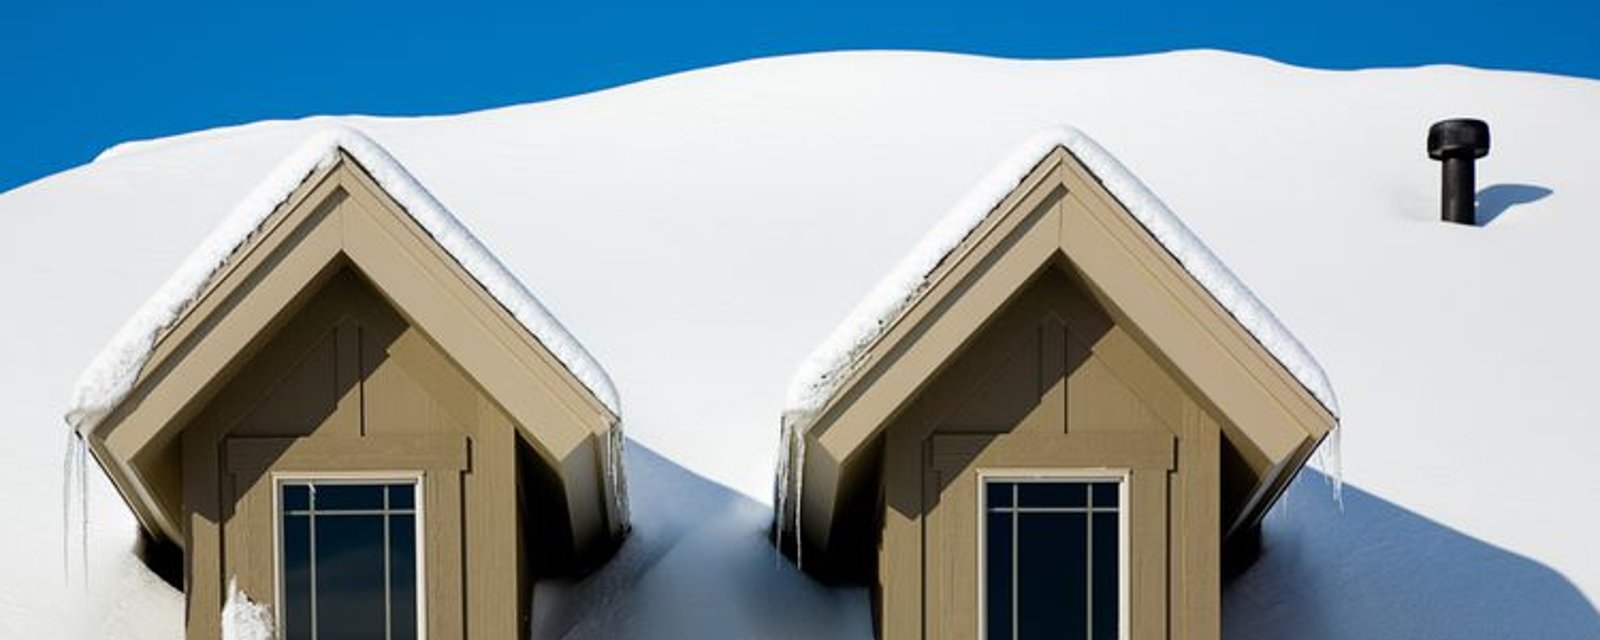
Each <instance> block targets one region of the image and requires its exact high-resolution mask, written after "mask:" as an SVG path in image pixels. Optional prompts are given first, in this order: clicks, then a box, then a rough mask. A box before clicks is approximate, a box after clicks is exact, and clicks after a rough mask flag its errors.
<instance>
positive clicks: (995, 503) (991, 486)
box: [984, 482, 1016, 509]
mask: <svg viewBox="0 0 1600 640" xmlns="http://www.w3.org/2000/svg"><path fill="white" fill-rule="evenodd" d="M1013 486H1016V485H1014V484H1013V483H1010V482H989V483H985V487H984V491H985V499H986V500H987V501H988V503H987V504H986V505H985V506H986V507H987V508H989V509H995V508H1000V507H1009V506H1011V487H1013Z"/></svg>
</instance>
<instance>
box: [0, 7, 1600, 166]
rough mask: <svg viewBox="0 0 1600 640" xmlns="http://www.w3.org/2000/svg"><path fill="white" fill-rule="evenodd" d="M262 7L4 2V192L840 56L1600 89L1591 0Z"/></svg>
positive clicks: (1598, 19)
mask: <svg viewBox="0 0 1600 640" xmlns="http://www.w3.org/2000/svg"><path fill="white" fill-rule="evenodd" d="M245 5H246V3H229V2H222V3H206V4H201V5H182V4H172V3H158V2H151V3H130V2H125V3H119V4H114V5H113V4H109V3H108V6H92V5H85V4H82V3H77V2H67V1H63V2H28V3H25V4H23V3H20V2H18V1H16V0H13V1H12V2H10V3H8V6H6V7H5V8H4V9H0V81H3V84H0V86H3V87H4V92H3V93H0V190H6V189H11V188H13V187H16V186H19V185H21V184H24V183H26V182H28V181H31V180H34V179H37V178H39V177H42V176H45V175H48V174H50V173H53V172H56V171H60V170H63V169H67V168H69V167H72V166H75V165H77V164H81V163H84V162H87V161H88V160H90V159H91V158H93V157H94V155H95V154H96V153H98V152H99V151H100V150H102V149H104V148H105V147H107V146H109V145H111V144H114V143H116V142H119V141H123V140H129V139H137V138H149V137H156V136H163V135H170V134H175V133H182V132H185V131H192V130H196V129H203V128H209V127H215V126H219V125H228V124H239V123H244V122H250V121H253V120H260V119H265V118H292V117H299V116H304V115H311V114H317V113H371V114H388V115H402V114H431V113H450V112H460V111H469V110H474V109H480V108H486V107H493V106H500V105H505V104H513V103H519V102H528V101H533V100H542V99H547V98H553V97H559V96H565V95H571V94H574V93H581V92H585V91H590V90H594V89H599V88H604V87H608V86H614V85H617V84H623V83H627V82H632V81H635V80H641V79H645V78H650V77H653V76H658V75H662V74H666V73H671V72H674V71H682V70H686V69H693V68H697V67H704V66H708V65H713V64H718V63H723V62H731V61H735V60H742V59H747V58H753V57H760V56H768V55H777V54H784V53H796V52H807V51H823V50H835V49H863V48H870V49H927V50H939V51H957V52H964V53H979V54H988V55H997V56H1007V57H1023V58H1060V57H1082V56H1101V55H1117V54H1129V53H1146V52H1155V51H1166V50H1171V49H1184V48H1194V47H1208V48H1219V49H1228V50H1233V51H1241V52H1246V53H1253V54H1257V55H1264V56H1267V57H1271V58H1275V59H1278V60H1282V61H1285V62H1290V63H1294V64H1300V65H1306V66H1316V67H1328V68H1357V67H1367V66H1400V65H1415V64H1426V63H1454V64H1465V65H1472V66H1479V67H1491V68H1501V69H1520V70H1531V71H1543V72H1550V73H1559V74H1565V75H1577V76H1585V77H1590V78H1600V35H1596V33H1595V29H1596V27H1597V26H1600V2H1596V1H1595V0H1571V1H1568V2H1549V1H1545V0H1534V1H1528V2H1518V3H1513V2H1504V1H1502V2H1482V1H1478V0H1462V1H1458V2H1454V3H1442V2H1432V1H1430V2H1406V1H1404V0H1348V1H1343V2H1296V1H1293V0H1289V1H1285V0H1242V1H1238V2H1229V1H1226V0H1223V1H1213V2H1203V3H1199V2H1197V3H1189V4H1179V3H1172V2H1161V1H1156V0H1099V1H1096V2H1086V1H1084V0H1076V1H1074V0H1054V1H1051V2H1011V3H1006V2H993V1H991V2H977V1H972V2H960V3H958V2H944V1H940V0H925V1H922V2H891V3H877V4H872V5H867V4H865V3H864V2H834V1H831V0H817V1H812V2H803V3H773V2H761V1H759V0H745V1H744V2H730V3H716V2H705V1H702V0H673V1H672V2H658V3H649V4H636V3H631V2H626V1H624V0H613V1H610V2H592V1H590V2H585V1H572V0H530V1H524V2H519V3H516V4H515V5H514V6H484V5H479V4H476V3H467V2H451V3H446V2H438V3H428V4H424V3H415V2H410V1H409V0H394V1H392V2H389V3H387V4H384V5H381V6H359V7H358V6H355V4H354V3H348V2H338V1H337V0H335V1H328V0H324V1H322V2H301V1H299V0H288V1H281V2H273V3H250V6H245Z"/></svg>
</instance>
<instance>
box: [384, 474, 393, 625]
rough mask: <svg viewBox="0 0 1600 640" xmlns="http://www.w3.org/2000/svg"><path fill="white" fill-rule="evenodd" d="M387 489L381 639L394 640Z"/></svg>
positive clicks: (385, 492)
mask: <svg viewBox="0 0 1600 640" xmlns="http://www.w3.org/2000/svg"><path fill="white" fill-rule="evenodd" d="M389 517H390V516H389V487H387V486H385V487H383V516H382V518H383V637H384V640H394V609H393V604H391V603H392V602H393V599H392V598H393V596H392V594H391V591H393V587H392V583H393V582H394V581H393V580H392V579H391V578H390V577H389Z"/></svg>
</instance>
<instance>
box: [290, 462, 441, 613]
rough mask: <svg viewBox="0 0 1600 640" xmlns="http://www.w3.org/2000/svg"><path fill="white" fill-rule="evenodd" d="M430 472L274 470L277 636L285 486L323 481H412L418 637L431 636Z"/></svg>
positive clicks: (325, 482)
mask: <svg viewBox="0 0 1600 640" xmlns="http://www.w3.org/2000/svg"><path fill="white" fill-rule="evenodd" d="M426 475H427V474H425V473H422V472H420V471H319V472H277V471H275V472H272V474H271V477H272V574H273V577H272V583H273V594H272V595H273V605H274V606H273V607H272V612H273V614H272V615H273V626H274V628H275V630H276V635H277V636H278V638H280V639H282V638H283V637H284V628H283V485H285V484H292V483H304V482H309V483H320V484H338V483H343V484H385V483H387V484H398V483H405V482H410V483H412V484H413V485H414V487H415V489H414V491H415V492H416V495H415V496H413V497H412V504H413V507H414V508H413V509H412V510H413V511H414V512H415V515H414V516H413V518H412V519H413V520H415V521H416V527H417V533H416V547H417V548H416V558H417V559H416V565H417V584H416V587H417V595H416V600H417V640H427V638H428V598H427V594H428V589H427V584H428V581H427V563H426V562H425V559H426V556H425V555H424V553H423V549H425V548H427V544H426V540H427V538H426V537H425V533H426V532H427V525H426V522H425V521H426V520H427V518H426V517H425V515H424V512H423V495H424V492H423V486H422V485H423V481H424V479H425V476H426Z"/></svg>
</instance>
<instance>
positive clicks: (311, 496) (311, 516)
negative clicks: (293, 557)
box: [306, 484, 317, 640]
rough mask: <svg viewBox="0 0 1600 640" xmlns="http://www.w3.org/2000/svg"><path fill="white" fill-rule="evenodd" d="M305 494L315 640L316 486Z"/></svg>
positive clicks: (312, 486) (312, 629) (314, 636)
mask: <svg viewBox="0 0 1600 640" xmlns="http://www.w3.org/2000/svg"><path fill="white" fill-rule="evenodd" d="M306 494H307V497H306V509H307V510H308V511H309V513H307V514H306V521H307V522H309V523H310V524H309V525H308V528H309V530H310V532H311V540H310V541H309V546H308V548H309V549H310V550H311V552H310V556H311V640H317V485H314V484H312V485H306Z"/></svg>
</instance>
